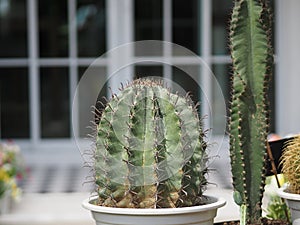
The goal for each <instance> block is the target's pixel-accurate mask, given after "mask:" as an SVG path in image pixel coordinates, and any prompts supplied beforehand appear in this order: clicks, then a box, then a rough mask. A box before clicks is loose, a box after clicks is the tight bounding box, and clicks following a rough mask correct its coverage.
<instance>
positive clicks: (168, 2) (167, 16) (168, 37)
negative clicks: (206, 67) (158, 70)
mask: <svg viewBox="0 0 300 225" xmlns="http://www.w3.org/2000/svg"><path fill="white" fill-rule="evenodd" d="M163 40H164V41H166V42H170V43H171V42H172V0H164V1H163ZM163 57H164V58H165V62H167V63H170V60H171V57H172V45H171V44H164V45H163ZM163 77H164V78H166V79H169V80H172V67H171V66H170V65H168V64H166V63H164V64H163Z"/></svg>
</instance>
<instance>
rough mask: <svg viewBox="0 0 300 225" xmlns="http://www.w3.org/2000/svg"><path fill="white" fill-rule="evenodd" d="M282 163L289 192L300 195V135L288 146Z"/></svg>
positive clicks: (282, 157)
mask: <svg viewBox="0 0 300 225" xmlns="http://www.w3.org/2000/svg"><path fill="white" fill-rule="evenodd" d="M280 163H281V164H282V173H283V174H284V178H285V179H286V180H287V181H288V183H289V185H288V188H287V191H289V192H290V193H294V194H300V135H298V136H296V137H295V138H293V139H292V140H290V141H289V142H288V143H287V144H286V146H285V148H284V152H283V154H282V156H281V162H280Z"/></svg>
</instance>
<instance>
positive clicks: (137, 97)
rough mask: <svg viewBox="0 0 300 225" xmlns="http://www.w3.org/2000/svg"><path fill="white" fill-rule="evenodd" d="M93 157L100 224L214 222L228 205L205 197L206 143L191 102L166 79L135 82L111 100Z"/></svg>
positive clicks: (89, 204) (91, 202) (92, 203)
mask: <svg viewBox="0 0 300 225" xmlns="http://www.w3.org/2000/svg"><path fill="white" fill-rule="evenodd" d="M96 130H97V132H96V137H95V139H96V140H95V149H94V153H93V161H94V162H93V165H92V167H93V171H94V181H95V184H96V187H97V188H96V196H94V197H91V198H89V199H87V200H85V201H84V202H83V207H85V208H87V209H89V210H91V211H92V214H93V217H94V219H95V220H96V223H97V224H98V225H100V224H130V225H140V224H145V225H146V224H156V225H162V224H172V225H176V224H202V223H205V224H213V218H214V217H215V216H216V211H217V208H219V207H221V206H223V205H224V204H225V201H224V200H221V199H217V198H215V197H210V196H204V195H203V191H204V187H205V185H206V183H207V181H206V178H205V174H206V172H207V165H206V162H207V154H206V148H207V143H206V141H205V133H204V131H203V130H202V125H201V120H200V119H199V117H198V112H197V108H196V107H195V105H193V103H192V101H191V99H190V98H189V96H185V97H181V96H179V95H177V94H173V93H171V92H170V90H169V89H167V88H166V87H165V85H164V84H163V82H162V81H159V80H155V79H149V78H148V79H139V80H135V81H133V82H132V83H131V84H129V85H127V86H126V87H125V88H123V89H122V90H121V92H120V93H119V94H118V95H114V96H113V97H112V99H111V100H110V101H109V102H107V104H106V107H105V108H104V109H103V111H102V112H101V115H100V117H99V120H98V125H97V129H96Z"/></svg>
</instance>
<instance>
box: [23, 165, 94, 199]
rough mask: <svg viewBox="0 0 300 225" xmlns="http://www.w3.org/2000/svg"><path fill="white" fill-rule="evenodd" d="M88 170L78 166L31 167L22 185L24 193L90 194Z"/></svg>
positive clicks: (91, 187)
mask: <svg viewBox="0 0 300 225" xmlns="http://www.w3.org/2000/svg"><path fill="white" fill-rule="evenodd" d="M89 175H90V174H89V169H88V168H80V166H78V165H68V166H61V165H46V166H44V165H31V166H29V167H28V175H27V178H26V179H25V180H24V182H23V183H22V189H23V191H24V192H25V193H53V192H55V193H57V192H62V193H72V192H90V191H92V189H93V186H92V184H91V183H89V182H88V179H89V180H91V179H90V178H89Z"/></svg>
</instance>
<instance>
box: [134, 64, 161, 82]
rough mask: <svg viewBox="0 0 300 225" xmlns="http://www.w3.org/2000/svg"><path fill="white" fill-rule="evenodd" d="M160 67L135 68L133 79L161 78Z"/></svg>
mask: <svg viewBox="0 0 300 225" xmlns="http://www.w3.org/2000/svg"><path fill="white" fill-rule="evenodd" d="M162 76H163V67H162V66H146V65H145V66H136V67H135V77H134V78H135V79H137V78H143V77H162Z"/></svg>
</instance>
